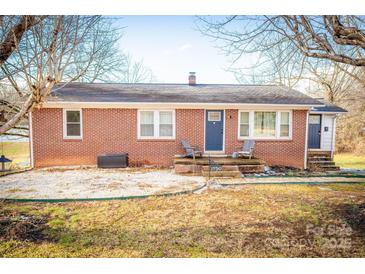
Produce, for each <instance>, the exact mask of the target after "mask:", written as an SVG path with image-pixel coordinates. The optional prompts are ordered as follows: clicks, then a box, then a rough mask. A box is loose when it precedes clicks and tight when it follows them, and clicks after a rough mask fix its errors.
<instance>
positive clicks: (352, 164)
mask: <svg viewBox="0 0 365 274" xmlns="http://www.w3.org/2000/svg"><path fill="white" fill-rule="evenodd" d="M334 160H335V162H336V164H337V165H338V166H340V167H341V168H353V169H365V155H363V156H359V155H354V154H350V153H347V154H346V153H343V154H335V157H334Z"/></svg>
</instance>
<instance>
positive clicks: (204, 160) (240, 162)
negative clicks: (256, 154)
mask: <svg viewBox="0 0 365 274" xmlns="http://www.w3.org/2000/svg"><path fill="white" fill-rule="evenodd" d="M211 160H213V161H214V163H217V164H219V165H229V166H232V165H259V164H264V163H265V162H264V161H262V160H260V159H243V158H237V159H233V158H223V157H222V158H218V157H217V158H211ZM174 164H179V165H183V164H186V165H191V164H194V165H208V158H205V157H204V158H196V159H195V160H193V159H191V158H175V159H174Z"/></svg>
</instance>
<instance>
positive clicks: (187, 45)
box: [178, 43, 193, 51]
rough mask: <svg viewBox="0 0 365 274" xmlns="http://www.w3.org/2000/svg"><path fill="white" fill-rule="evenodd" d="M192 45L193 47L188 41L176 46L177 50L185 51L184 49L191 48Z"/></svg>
mask: <svg viewBox="0 0 365 274" xmlns="http://www.w3.org/2000/svg"><path fill="white" fill-rule="evenodd" d="M192 47H193V46H192V45H191V44H190V43H186V44H183V45H181V46H180V47H179V48H178V50H179V51H185V50H187V49H190V48H192Z"/></svg>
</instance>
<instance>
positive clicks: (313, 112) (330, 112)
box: [309, 110, 347, 115]
mask: <svg viewBox="0 0 365 274" xmlns="http://www.w3.org/2000/svg"><path fill="white" fill-rule="evenodd" d="M346 113H347V112H343V111H314V110H311V111H310V112H309V114H328V115H335V114H338V115H343V114H346Z"/></svg>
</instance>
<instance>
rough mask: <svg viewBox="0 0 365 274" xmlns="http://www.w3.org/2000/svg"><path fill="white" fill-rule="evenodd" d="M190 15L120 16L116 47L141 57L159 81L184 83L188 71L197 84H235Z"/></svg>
mask: <svg viewBox="0 0 365 274" xmlns="http://www.w3.org/2000/svg"><path fill="white" fill-rule="evenodd" d="M196 20H197V18H196V17H194V16H123V17H122V18H121V19H120V24H121V25H122V26H125V27H126V28H125V29H124V37H123V38H122V40H121V43H120V47H121V49H122V50H123V51H125V52H129V53H131V54H132V56H133V57H134V59H143V61H144V64H145V65H146V66H148V67H150V68H151V69H152V71H153V73H154V74H155V75H156V77H157V80H158V81H159V82H165V83H186V82H187V78H188V72H189V71H195V72H196V73H197V82H198V83H237V82H236V80H235V78H234V76H233V74H232V73H230V72H226V71H225V70H224V68H227V67H228V66H229V64H230V62H229V58H228V57H227V56H224V55H223V54H222V53H221V52H220V50H219V49H218V48H216V47H215V43H214V42H213V41H212V39H211V38H209V37H206V36H203V35H202V34H201V33H200V32H199V31H198V30H196V25H195V21H196Z"/></svg>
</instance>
